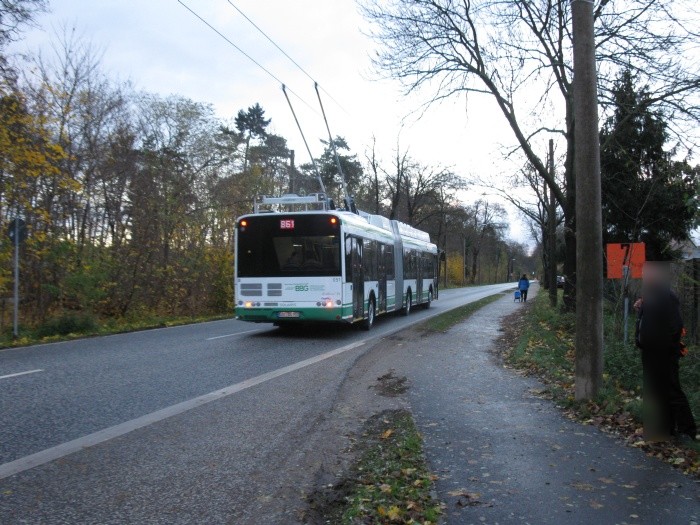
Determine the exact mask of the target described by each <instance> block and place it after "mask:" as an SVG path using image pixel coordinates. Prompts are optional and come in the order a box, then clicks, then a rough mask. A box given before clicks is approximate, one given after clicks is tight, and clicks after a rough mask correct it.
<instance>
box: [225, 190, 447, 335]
mask: <svg viewBox="0 0 700 525" xmlns="http://www.w3.org/2000/svg"><path fill="white" fill-rule="evenodd" d="M314 204H316V205H320V207H321V209H316V210H309V209H308V208H309V207H311V206H312V205H314ZM264 205H269V206H272V207H273V208H277V210H274V211H267V210H261V209H260V208H261V207H262V206H264ZM281 207H286V208H287V211H279V208H281ZM299 208H301V209H299ZM328 208H329V207H328V205H327V201H326V198H325V195H323V194H313V195H309V196H301V197H300V196H296V195H287V196H284V197H279V198H270V197H260V198H257V199H256V203H255V212H254V213H252V214H250V215H244V216H242V217H239V218H238V222H237V227H236V256H235V260H236V273H235V280H236V281H235V293H236V302H237V303H236V317H237V318H238V319H240V320H242V321H251V322H256V323H275V324H276V325H279V326H288V325H290V324H293V323H299V322H304V321H330V322H344V323H362V324H363V326H364V327H365V328H366V329H369V328H371V327H372V325H373V324H374V320H375V318H376V316H377V315H381V314H384V313H388V312H394V311H402V312H403V313H404V314H406V315H408V314H409V313H410V311H411V309H412V308H413V307H414V306H416V305H422V306H423V307H425V308H428V307H430V303H431V301H432V300H433V299H436V298H437V293H438V279H437V268H438V261H437V255H438V250H437V247H436V246H435V245H434V244H433V243H431V242H430V237H429V235H428V234H427V233H425V232H423V231H420V230H417V229H415V228H412V227H411V226H409V225H407V224H404V223H401V222H399V221H394V220H389V219H387V218H385V217H381V216H379V215H369V214H364V213H359V214H358V213H352V212H349V211H341V210H333V209H328ZM290 209H291V210H292V211H288V210H290Z"/></svg>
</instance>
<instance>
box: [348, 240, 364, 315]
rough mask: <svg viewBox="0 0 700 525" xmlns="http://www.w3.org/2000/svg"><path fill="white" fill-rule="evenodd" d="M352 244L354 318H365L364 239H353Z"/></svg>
mask: <svg viewBox="0 0 700 525" xmlns="http://www.w3.org/2000/svg"><path fill="white" fill-rule="evenodd" d="M351 243H352V255H351V260H352V316H353V318H354V319H363V318H364V317H365V276H364V271H363V268H362V239H358V238H357V237H351Z"/></svg>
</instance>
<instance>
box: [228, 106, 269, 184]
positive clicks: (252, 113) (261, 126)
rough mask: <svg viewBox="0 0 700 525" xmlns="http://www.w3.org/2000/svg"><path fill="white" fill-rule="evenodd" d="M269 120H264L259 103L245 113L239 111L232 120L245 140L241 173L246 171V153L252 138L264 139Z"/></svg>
mask: <svg viewBox="0 0 700 525" xmlns="http://www.w3.org/2000/svg"><path fill="white" fill-rule="evenodd" d="M270 121H271V119H266V118H265V110H264V109H263V108H262V106H260V104H259V103H257V102H256V103H255V105H254V106H250V107H249V108H248V110H247V111H243V110H240V111H239V112H238V115H236V118H235V120H234V124H235V125H236V129H237V130H238V132H239V133H240V134H241V136H242V137H243V138H244V140H245V154H244V156H243V172H244V173H245V172H246V170H247V169H248V152H249V151H250V141H251V139H252V138H254V137H255V138H259V139H264V138H265V136H266V135H267V131H266V129H267V126H269V125H270Z"/></svg>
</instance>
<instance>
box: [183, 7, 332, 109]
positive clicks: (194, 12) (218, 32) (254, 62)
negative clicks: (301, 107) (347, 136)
mask: <svg viewBox="0 0 700 525" xmlns="http://www.w3.org/2000/svg"><path fill="white" fill-rule="evenodd" d="M177 2H178V3H179V4H180V5H181V6H182V7H184V8H185V9H187V10H188V11H189V12H190V13H192V14H193V15H194V16H195V17H197V18H198V19H199V20H200V21H201V22H202V23H203V24H204V25H206V26H207V27H208V28H209V29H211V30H212V31H214V32H215V33H216V34H217V35H219V36H220V37H221V38H223V39H224V40H225V41H226V42H227V43H228V44H229V45H231V46H232V47H233V48H234V49H236V50H237V51H238V52H239V53H241V54H242V55H243V56H245V57H246V58H247V59H248V60H250V61H251V62H252V63H253V64H255V65H256V66H258V67H259V68H260V69H262V70H263V71H264V72H265V73H267V74H268V75H269V76H270V77H271V78H273V79H274V80H275V81H277V82H279V84H280V85H282V86H284V85H285V84H284V82H282V81H281V80H280V79H279V78H278V77H277V76H276V75H275V74H274V73H272V71H270V70H269V69H267V68H266V67H265V66H263V65H262V64H261V63H260V62H258V61H257V60H255V59H254V58H253V57H252V56H250V55H249V54H248V53H246V52H245V51H244V50H243V49H241V48H240V47H239V46H237V45H236V44H235V43H234V42H233V41H232V40H231V39H230V38H228V37H227V36H226V35H224V34H223V33H222V32H221V31H219V30H218V29H216V28H215V27H214V26H213V25H211V24H210V23H209V22H208V21H207V20H206V19H205V18H204V17H202V16H200V15H199V14H198V13H197V12H196V11H194V10H193V9H192V8H191V7H190V6H188V5H187V4H186V3H184V2H183V1H182V0H177ZM286 90H287V91H289V92H290V93H291V94H292V95H294V96H295V97H297V98H298V99H299V100H301V101H302V102H303V103H304V104H305V105H306V106H308V108H309V109H310V110H311V111H313V112H314V113H316V114H317V115H319V113H318V111H316V109H315V108H314V107H313V106H311V104H309V103H308V102H307V101H306V100H304V99H303V98H302V97H301V96H300V95H298V94H296V93H295V92H294V91H292V90H291V89H289V88H288V87H287V88H286ZM319 116H320V115H319Z"/></svg>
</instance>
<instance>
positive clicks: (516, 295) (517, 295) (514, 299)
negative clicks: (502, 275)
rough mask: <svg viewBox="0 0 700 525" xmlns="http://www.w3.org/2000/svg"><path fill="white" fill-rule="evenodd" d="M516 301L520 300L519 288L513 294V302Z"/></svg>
mask: <svg viewBox="0 0 700 525" xmlns="http://www.w3.org/2000/svg"><path fill="white" fill-rule="evenodd" d="M518 301H520V290H515V294H514V297H513V302H514V303H517V302H518Z"/></svg>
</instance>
